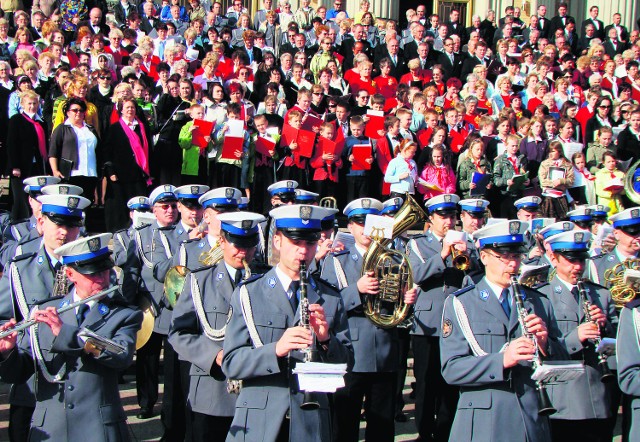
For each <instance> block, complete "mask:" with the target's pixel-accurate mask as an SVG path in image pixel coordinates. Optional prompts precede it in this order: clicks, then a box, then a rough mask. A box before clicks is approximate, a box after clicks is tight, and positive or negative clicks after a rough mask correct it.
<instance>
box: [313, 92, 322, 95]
mask: <svg viewBox="0 0 640 442" xmlns="http://www.w3.org/2000/svg"><path fill="white" fill-rule="evenodd" d="M313 95H318V96H320V95H322V92H313Z"/></svg>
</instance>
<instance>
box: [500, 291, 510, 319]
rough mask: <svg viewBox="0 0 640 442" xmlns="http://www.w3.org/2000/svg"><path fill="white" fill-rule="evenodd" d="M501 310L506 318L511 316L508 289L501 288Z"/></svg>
mask: <svg viewBox="0 0 640 442" xmlns="http://www.w3.org/2000/svg"><path fill="white" fill-rule="evenodd" d="M500 305H501V306H502V310H504V313H505V315H507V318H510V317H511V302H510V301H509V289H502V300H501V301H500Z"/></svg>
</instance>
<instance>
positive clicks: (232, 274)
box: [222, 260, 242, 281]
mask: <svg viewBox="0 0 640 442" xmlns="http://www.w3.org/2000/svg"><path fill="white" fill-rule="evenodd" d="M222 262H224V266H225V267H226V268H227V273H228V274H229V276H230V277H231V280H232V281H235V280H236V272H242V269H234V268H233V267H231V266H230V265H229V264H227V261H224V260H223V261H222Z"/></svg>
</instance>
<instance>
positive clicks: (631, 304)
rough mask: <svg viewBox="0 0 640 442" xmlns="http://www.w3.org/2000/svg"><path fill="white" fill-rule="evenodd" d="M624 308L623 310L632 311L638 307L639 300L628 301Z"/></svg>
mask: <svg viewBox="0 0 640 442" xmlns="http://www.w3.org/2000/svg"><path fill="white" fill-rule="evenodd" d="M624 306H625V308H629V309H634V308H636V307H638V306H640V298H639V299H634V300H633V301H630V302H627V303H626V304H625V305H624Z"/></svg>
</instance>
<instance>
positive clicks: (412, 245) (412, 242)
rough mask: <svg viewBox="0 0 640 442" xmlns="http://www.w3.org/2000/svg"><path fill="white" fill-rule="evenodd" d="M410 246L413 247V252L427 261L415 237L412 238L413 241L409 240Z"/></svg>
mask: <svg viewBox="0 0 640 442" xmlns="http://www.w3.org/2000/svg"><path fill="white" fill-rule="evenodd" d="M409 247H411V250H413V253H415V254H416V256H417V257H418V259H419V260H420V261H421V262H422V263H423V264H424V262H425V261H424V258H423V257H422V253H420V250H419V249H418V244H417V243H416V240H415V239H412V240H411V241H409Z"/></svg>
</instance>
